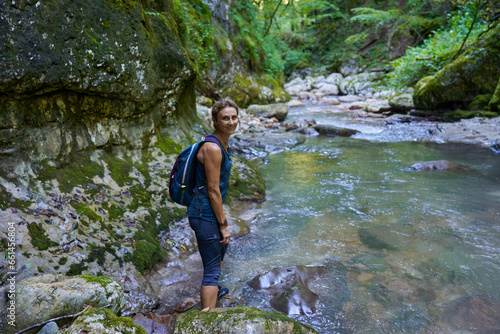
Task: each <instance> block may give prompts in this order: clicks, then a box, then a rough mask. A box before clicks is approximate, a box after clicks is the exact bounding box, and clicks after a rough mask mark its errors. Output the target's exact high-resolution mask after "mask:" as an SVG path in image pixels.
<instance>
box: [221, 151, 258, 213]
mask: <svg viewBox="0 0 500 334" xmlns="http://www.w3.org/2000/svg"><path fill="white" fill-rule="evenodd" d="M232 159H233V166H232V168H231V178H230V181H229V188H228V190H227V196H226V200H225V202H226V203H228V204H229V203H231V201H232V200H234V199H236V200H246V201H257V202H261V201H263V200H264V199H265V197H266V182H265V180H264V177H263V176H262V173H261V172H260V170H259V168H258V167H257V166H256V165H255V164H253V163H251V162H250V161H248V160H246V159H245V158H242V157H240V156H236V155H233V157H232Z"/></svg>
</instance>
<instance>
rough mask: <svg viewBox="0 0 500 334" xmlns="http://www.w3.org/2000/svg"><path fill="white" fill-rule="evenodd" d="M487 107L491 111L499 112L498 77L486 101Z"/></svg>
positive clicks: (499, 81)
mask: <svg viewBox="0 0 500 334" xmlns="http://www.w3.org/2000/svg"><path fill="white" fill-rule="evenodd" d="M488 107H489V109H490V110H491V111H494V112H499V113H500V78H499V79H498V84H497V87H496V89H495V92H494V93H493V96H492V97H491V100H490V101H489V103H488Z"/></svg>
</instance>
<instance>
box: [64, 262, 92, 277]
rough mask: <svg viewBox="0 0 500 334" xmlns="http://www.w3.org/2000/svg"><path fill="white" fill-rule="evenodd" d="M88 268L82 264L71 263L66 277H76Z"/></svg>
mask: <svg viewBox="0 0 500 334" xmlns="http://www.w3.org/2000/svg"><path fill="white" fill-rule="evenodd" d="M87 269H88V267H87V266H86V265H85V264H84V263H72V264H71V265H70V266H69V270H68V271H67V272H66V276H77V275H81V274H82V272H83V271H85V270H87Z"/></svg>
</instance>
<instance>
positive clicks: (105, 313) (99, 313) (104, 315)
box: [67, 308, 147, 334]
mask: <svg viewBox="0 0 500 334" xmlns="http://www.w3.org/2000/svg"><path fill="white" fill-rule="evenodd" d="M89 319H98V320H95V321H97V322H99V324H100V326H102V327H104V330H103V333H105V332H108V330H107V328H109V329H110V330H111V331H113V332H117V333H123V334H132V333H134V334H146V333H147V332H146V330H145V329H144V328H142V327H141V326H139V325H137V324H135V323H134V321H133V320H132V318H128V317H118V316H116V315H115V314H113V312H111V311H110V310H109V309H107V308H101V309H97V308H94V309H90V310H88V311H87V312H85V313H83V315H81V316H80V317H78V318H77V319H76V320H75V322H74V323H73V324H72V325H71V326H70V327H69V328H68V329H67V332H69V333H82V332H89V331H90V332H92V331H94V330H95V328H94V327H93V326H89V324H91V323H89Z"/></svg>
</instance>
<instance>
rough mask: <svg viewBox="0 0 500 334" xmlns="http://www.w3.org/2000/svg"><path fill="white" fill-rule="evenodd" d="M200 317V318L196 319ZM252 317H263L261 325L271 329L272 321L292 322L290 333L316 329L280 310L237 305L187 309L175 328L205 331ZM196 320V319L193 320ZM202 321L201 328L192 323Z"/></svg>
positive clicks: (180, 316) (251, 318)
mask: <svg viewBox="0 0 500 334" xmlns="http://www.w3.org/2000/svg"><path fill="white" fill-rule="evenodd" d="M198 319H200V320H201V321H200V320H198ZM253 319H263V320H264V322H265V323H264V324H263V327H264V328H266V329H269V330H271V329H272V328H273V323H274V322H278V321H279V322H283V323H291V324H293V329H292V333H294V334H302V333H316V331H315V330H314V329H313V328H312V327H310V326H307V325H304V324H302V323H300V322H298V321H296V320H294V319H291V318H290V317H288V316H286V315H285V314H283V313H280V312H271V311H263V310H260V309H258V308H255V307H248V306H237V307H234V308H230V309H227V310H224V311H215V312H214V311H212V312H205V313H203V312H200V311H197V310H189V311H187V312H185V313H183V314H181V315H179V316H178V318H177V321H176V324H175V328H176V330H180V331H182V330H186V331H188V332H189V333H207V332H210V331H211V330H215V328H212V327H211V326H213V325H218V324H220V323H222V322H228V323H229V322H230V323H231V324H235V325H236V324H238V323H239V322H243V321H251V320H253ZM195 320H198V321H195ZM200 322H201V323H202V324H203V325H202V327H203V330H201V331H200V330H199V329H197V327H195V326H194V324H198V323H200Z"/></svg>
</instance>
